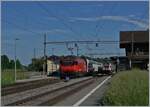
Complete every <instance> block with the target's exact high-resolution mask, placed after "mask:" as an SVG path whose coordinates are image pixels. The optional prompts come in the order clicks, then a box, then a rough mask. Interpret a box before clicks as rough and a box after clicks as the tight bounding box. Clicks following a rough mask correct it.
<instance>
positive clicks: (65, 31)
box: [41, 29, 70, 33]
mask: <svg viewBox="0 0 150 107" xmlns="http://www.w3.org/2000/svg"><path fill="white" fill-rule="evenodd" d="M41 32H46V33H68V32H70V31H69V30H65V29H51V30H46V31H41Z"/></svg>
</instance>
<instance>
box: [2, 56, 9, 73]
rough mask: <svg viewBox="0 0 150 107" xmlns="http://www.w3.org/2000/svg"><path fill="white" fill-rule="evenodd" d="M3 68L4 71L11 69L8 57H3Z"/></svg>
mask: <svg viewBox="0 0 150 107" xmlns="http://www.w3.org/2000/svg"><path fill="white" fill-rule="evenodd" d="M1 67H2V70H3V69H8V68H9V58H8V57H7V55H2V56H1Z"/></svg>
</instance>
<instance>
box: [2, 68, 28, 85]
mask: <svg viewBox="0 0 150 107" xmlns="http://www.w3.org/2000/svg"><path fill="white" fill-rule="evenodd" d="M14 76H15V73H14V70H5V71H2V72H1V86H2V87H3V86H7V85H10V84H14V83H15V77H14ZM26 78H28V75H27V73H25V72H24V71H20V70H18V71H17V79H26Z"/></svg>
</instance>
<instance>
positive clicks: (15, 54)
mask: <svg viewBox="0 0 150 107" xmlns="http://www.w3.org/2000/svg"><path fill="white" fill-rule="evenodd" d="M17 40H19V39H18V38H15V82H16V80H17V70H16V69H17V66H16V58H17V55H16V41H17Z"/></svg>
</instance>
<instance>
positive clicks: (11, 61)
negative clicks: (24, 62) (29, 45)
mask: <svg viewBox="0 0 150 107" xmlns="http://www.w3.org/2000/svg"><path fill="white" fill-rule="evenodd" d="M9 68H10V69H14V68H15V61H14V60H10V63H9Z"/></svg>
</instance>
